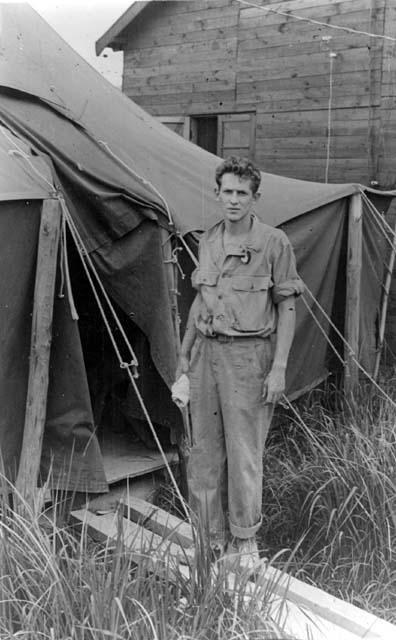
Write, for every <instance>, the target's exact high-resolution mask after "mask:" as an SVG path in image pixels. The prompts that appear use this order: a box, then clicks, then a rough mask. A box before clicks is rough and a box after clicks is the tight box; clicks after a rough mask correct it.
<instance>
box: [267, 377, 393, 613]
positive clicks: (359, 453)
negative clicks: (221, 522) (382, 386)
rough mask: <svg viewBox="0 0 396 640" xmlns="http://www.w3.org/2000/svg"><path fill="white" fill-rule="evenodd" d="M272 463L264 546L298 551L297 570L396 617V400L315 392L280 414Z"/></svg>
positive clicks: (365, 392) (364, 391)
mask: <svg viewBox="0 0 396 640" xmlns="http://www.w3.org/2000/svg"><path fill="white" fill-rule="evenodd" d="M394 382H395V381H394V380H388V382H387V384H386V387H387V391H388V392H389V394H390V395H392V393H393V395H394V396H395V393H394V392H393V387H394ZM265 469H266V472H265V481H264V493H263V499H264V514H265V518H264V523H263V527H262V529H261V531H260V534H259V537H260V543H261V546H262V547H267V548H269V551H270V554H272V553H274V552H275V551H279V549H280V548H286V549H296V548H297V550H296V553H295V556H294V560H293V564H294V573H295V575H296V576H297V577H299V578H301V579H304V580H306V581H307V582H309V583H311V584H314V585H316V586H318V587H320V588H322V589H324V590H326V591H328V592H331V593H333V594H334V595H336V596H338V597H340V598H343V599H345V600H348V601H350V602H352V603H353V604H356V605H358V606H361V607H363V608H364V609H366V610H368V611H371V612H372V613H374V614H376V615H379V616H380V617H383V618H385V619H387V620H389V621H391V622H394V623H395V622H396V553H395V552H396V406H395V405H394V404H393V403H392V402H390V401H387V400H386V399H384V398H383V397H381V396H380V395H379V394H378V393H377V392H375V390H373V388H370V387H362V388H361V389H360V390H359V392H358V393H357V394H356V395H355V397H354V399H353V400H350V401H349V402H346V401H345V399H343V398H342V397H341V396H339V395H338V394H337V393H336V392H333V393H331V391H329V390H327V392H326V394H320V393H318V392H316V393H315V394H313V395H312V396H311V398H310V399H309V400H308V401H305V402H304V404H302V405H301V406H300V407H299V408H298V415H296V414H295V413H293V412H290V410H289V411H287V410H285V411H283V412H282V411H281V413H280V415H279V418H278V428H276V429H273V432H272V436H271V438H270V440H269V443H268V447H267V450H266V454H265Z"/></svg>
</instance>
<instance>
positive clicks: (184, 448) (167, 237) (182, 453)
mask: <svg viewBox="0 0 396 640" xmlns="http://www.w3.org/2000/svg"><path fill="white" fill-rule="evenodd" d="M161 240H162V254H163V257H164V263H165V268H166V274H167V281H168V287H169V296H170V299H171V305H172V319H173V331H174V337H175V344H176V354H177V356H179V353H180V347H181V340H180V324H179V305H178V300H177V296H178V287H177V281H178V272H177V265H176V264H175V262H174V260H173V255H172V250H173V249H172V236H171V234H170V232H169V231H167V230H166V229H163V228H161ZM180 412H181V415H182V420H183V427H184V434H183V435H184V437H183V438H182V439H180V441H179V442H178V449H179V458H180V475H181V492H182V494H183V496H184V498H186V500H188V484H187V457H188V453H187V452H188V448H189V446H190V445H191V424H190V416H189V411H188V408H185V409H181V410H180Z"/></svg>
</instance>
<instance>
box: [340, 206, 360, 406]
mask: <svg viewBox="0 0 396 640" xmlns="http://www.w3.org/2000/svg"><path fill="white" fill-rule="evenodd" d="M362 214H363V205H362V196H361V194H360V193H356V194H354V195H353V196H351V198H350V202H349V212H348V253H347V277H346V310H345V339H346V341H347V342H348V344H349V346H350V349H351V351H350V349H349V348H348V347H345V352H344V359H345V362H346V366H345V372H344V391H345V393H346V394H349V393H351V392H352V391H353V389H354V388H355V386H356V385H357V383H358V381H359V370H358V367H357V364H356V362H354V360H353V358H356V359H358V357H359V324H360V287H361V273H362V238H363V233H362V229H363V217H362Z"/></svg>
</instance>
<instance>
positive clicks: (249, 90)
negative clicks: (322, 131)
mask: <svg viewBox="0 0 396 640" xmlns="http://www.w3.org/2000/svg"><path fill="white" fill-rule="evenodd" d="M359 79H360V84H359ZM351 86H353V87H354V90H353V91H354V92H355V91H356V87H359V86H360V88H359V89H358V92H359V94H362V93H363V94H364V93H370V80H369V78H368V77H366V78H365V77H364V76H363V78H362V74H361V73H360V72H357V73H341V74H337V75H336V76H334V78H333V83H332V89H333V95H349V94H350V93H352V91H351V90H350V89H349V87H351ZM375 86H376V87H377V88H378V90H379V91H381V83H380V81H379V80H378V81H377V82H376V83H375ZM315 91H321V92H325V93H326V96H327V97H328V95H329V77H328V75H327V76H326V75H319V76H311V77H303V78H301V77H299V78H282V79H276V80H264V81H262V82H253V83H252V82H248V83H238V84H237V99H238V100H239V98H242V97H246V96H247V97H249V96H251V95H252V94H253V95H254V96H257V99H258V100H260V97H261V96H263V97H265V96H266V95H268V94H275V93H281V94H282V95H285V96H286V97H298V96H300V95H308V94H309V93H310V92H311V93H313V92H315ZM260 101H261V100H260ZM378 103H379V97H378ZM372 104H373V103H372Z"/></svg>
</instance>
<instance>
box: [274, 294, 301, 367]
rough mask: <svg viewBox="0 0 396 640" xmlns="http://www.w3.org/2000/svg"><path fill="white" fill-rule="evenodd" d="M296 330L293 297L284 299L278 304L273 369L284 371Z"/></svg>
mask: <svg viewBox="0 0 396 640" xmlns="http://www.w3.org/2000/svg"><path fill="white" fill-rule="evenodd" d="M295 328H296V307H295V299H294V296H290V297H289V298H285V300H282V302H280V303H279V304H278V325H277V330H276V346H275V354H274V361H273V368H274V367H276V368H283V369H286V366H287V360H288V358H289V353H290V349H291V346H292V343H293V338H294V331H295Z"/></svg>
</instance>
